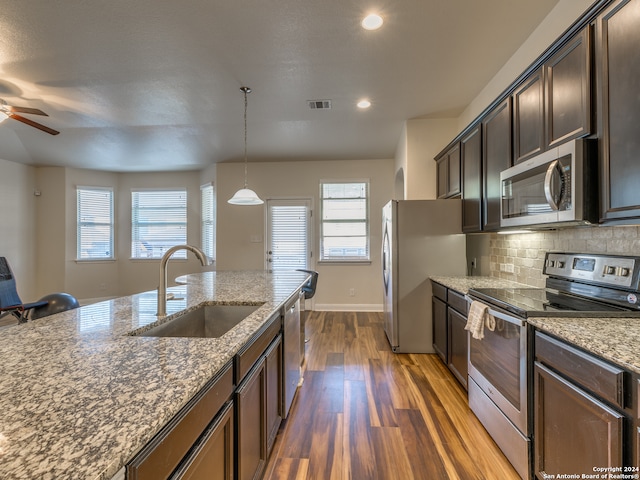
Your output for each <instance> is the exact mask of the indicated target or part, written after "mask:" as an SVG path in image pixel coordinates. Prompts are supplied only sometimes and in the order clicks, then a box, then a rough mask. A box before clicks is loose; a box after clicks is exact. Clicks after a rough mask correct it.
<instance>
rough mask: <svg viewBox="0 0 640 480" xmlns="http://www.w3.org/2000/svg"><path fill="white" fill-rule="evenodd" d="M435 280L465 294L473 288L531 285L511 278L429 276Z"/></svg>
mask: <svg viewBox="0 0 640 480" xmlns="http://www.w3.org/2000/svg"><path fill="white" fill-rule="evenodd" d="M429 278H430V279H431V280H433V281H434V282H438V283H439V284H441V285H444V286H445V287H447V288H450V289H452V290H455V291H456V292H460V293H462V294H464V295H466V294H467V293H469V290H470V289H472V288H516V287H530V285H524V284H522V283H518V282H513V281H511V280H505V279H503V278H497V277H488V276H481V277H464V276H463V277H444V276H434V277H429Z"/></svg>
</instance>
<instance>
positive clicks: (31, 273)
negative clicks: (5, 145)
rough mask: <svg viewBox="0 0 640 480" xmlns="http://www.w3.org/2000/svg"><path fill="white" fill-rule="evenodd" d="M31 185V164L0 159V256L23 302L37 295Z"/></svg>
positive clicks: (33, 199)
mask: <svg viewBox="0 0 640 480" xmlns="http://www.w3.org/2000/svg"><path fill="white" fill-rule="evenodd" d="M35 189H36V173H35V168H33V167H29V166H25V165H22V164H19V163H13V162H7V161H5V160H1V159H0V256H3V257H6V258H7V261H8V262H9V265H10V266H11V269H12V270H13V273H14V275H15V277H16V281H17V285H18V294H19V295H20V297H21V298H22V301H24V302H29V301H33V300H36V299H37V298H39V296H38V292H37V288H36V254H37V250H36V245H37V243H38V242H37V240H38V238H37V231H36V201H37V200H38V198H37V197H35V196H34V190H35Z"/></svg>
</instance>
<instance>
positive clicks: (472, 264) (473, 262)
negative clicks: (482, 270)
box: [471, 257, 478, 268]
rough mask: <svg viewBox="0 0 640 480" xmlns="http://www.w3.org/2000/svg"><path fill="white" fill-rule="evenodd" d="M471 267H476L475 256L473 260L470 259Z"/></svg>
mask: <svg viewBox="0 0 640 480" xmlns="http://www.w3.org/2000/svg"><path fill="white" fill-rule="evenodd" d="M471 268H478V263H477V262H476V258H475V257H474V258H473V260H471Z"/></svg>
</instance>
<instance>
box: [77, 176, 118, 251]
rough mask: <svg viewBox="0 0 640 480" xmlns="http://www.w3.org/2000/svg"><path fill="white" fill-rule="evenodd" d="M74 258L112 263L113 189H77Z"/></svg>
mask: <svg viewBox="0 0 640 480" xmlns="http://www.w3.org/2000/svg"><path fill="white" fill-rule="evenodd" d="M76 198H77V207H78V209H77V214H78V218H77V229H78V230H77V235H76V242H77V247H76V252H77V253H76V258H77V259H78V260H113V259H114V258H115V256H114V253H113V190H112V189H110V188H100V187H78V188H77V190H76Z"/></svg>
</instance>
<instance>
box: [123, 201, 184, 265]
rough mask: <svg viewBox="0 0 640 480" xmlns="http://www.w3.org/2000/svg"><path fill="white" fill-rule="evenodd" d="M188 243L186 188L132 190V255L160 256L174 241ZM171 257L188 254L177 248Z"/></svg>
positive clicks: (180, 256) (175, 242)
mask: <svg viewBox="0 0 640 480" xmlns="http://www.w3.org/2000/svg"><path fill="white" fill-rule="evenodd" d="M185 243H187V191H186V190H141V191H133V192H131V257H132V258H161V257H162V255H164V253H165V252H166V251H167V250H168V249H169V248H171V247H173V246H174V245H184V244H185ZM174 258H187V252H186V251H185V250H179V251H177V252H176V253H175V255H174Z"/></svg>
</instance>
